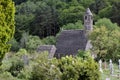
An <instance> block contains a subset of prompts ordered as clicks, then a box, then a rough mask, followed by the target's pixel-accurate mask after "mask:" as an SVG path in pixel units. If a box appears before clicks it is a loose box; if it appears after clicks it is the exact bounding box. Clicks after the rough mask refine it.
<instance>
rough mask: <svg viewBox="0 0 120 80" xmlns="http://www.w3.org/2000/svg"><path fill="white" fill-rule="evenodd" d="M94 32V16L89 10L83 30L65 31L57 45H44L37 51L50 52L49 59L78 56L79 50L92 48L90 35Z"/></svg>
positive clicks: (85, 16)
mask: <svg viewBox="0 0 120 80" xmlns="http://www.w3.org/2000/svg"><path fill="white" fill-rule="evenodd" d="M92 30H93V15H92V13H91V11H90V9H89V8H87V9H86V12H85V14H84V29H83V30H63V31H62V32H61V33H60V35H59V36H58V38H57V43H56V45H55V46H54V45H42V46H39V47H38V49H37V51H38V52H43V51H48V53H49V58H52V57H53V56H55V57H57V58H60V57H62V56H66V55H73V56H74V55H76V54H77V53H78V50H84V51H85V50H89V49H90V48H92V45H91V44H90V40H88V36H87V35H88V34H89V32H91V31H92Z"/></svg>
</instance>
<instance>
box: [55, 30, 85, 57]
mask: <svg viewBox="0 0 120 80" xmlns="http://www.w3.org/2000/svg"><path fill="white" fill-rule="evenodd" d="M86 44H87V38H86V37H85V31H84V30H64V31H62V32H61V33H60V35H59V36H58V38H57V43H56V48H57V50H56V53H55V56H57V57H58V56H59V55H61V56H65V55H76V54H77V53H78V50H85V49H86Z"/></svg>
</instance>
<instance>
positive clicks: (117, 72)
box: [101, 64, 120, 80]
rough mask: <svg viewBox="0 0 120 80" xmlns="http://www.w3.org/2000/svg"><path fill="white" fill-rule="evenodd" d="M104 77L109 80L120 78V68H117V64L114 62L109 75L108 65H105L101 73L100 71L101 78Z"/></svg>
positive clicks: (103, 79)
mask: <svg viewBox="0 0 120 80" xmlns="http://www.w3.org/2000/svg"><path fill="white" fill-rule="evenodd" d="M118 75H119V77H118ZM106 78H110V80H120V70H118V65H116V64H114V73H113V75H110V70H109V66H107V69H106V70H105V69H103V73H101V80H106Z"/></svg>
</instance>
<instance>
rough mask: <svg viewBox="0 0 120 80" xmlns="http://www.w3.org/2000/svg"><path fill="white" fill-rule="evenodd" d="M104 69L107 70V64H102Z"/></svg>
mask: <svg viewBox="0 0 120 80" xmlns="http://www.w3.org/2000/svg"><path fill="white" fill-rule="evenodd" d="M104 69H107V62H106V61H105V62H104Z"/></svg>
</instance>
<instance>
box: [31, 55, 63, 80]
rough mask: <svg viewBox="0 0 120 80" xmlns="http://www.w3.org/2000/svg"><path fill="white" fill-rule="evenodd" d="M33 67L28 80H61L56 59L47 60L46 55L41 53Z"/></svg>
mask: <svg viewBox="0 0 120 80" xmlns="http://www.w3.org/2000/svg"><path fill="white" fill-rule="evenodd" d="M36 62H38V63H37V65H35V66H34V67H33V71H32V75H31V78H30V80H61V72H60V70H59V68H58V67H57V66H56V64H57V63H58V61H57V59H51V60H50V59H48V55H47V53H41V54H40V55H39V56H38V57H37V60H36Z"/></svg>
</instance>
